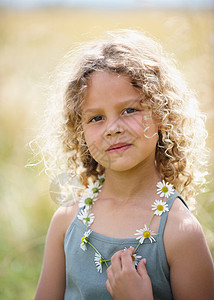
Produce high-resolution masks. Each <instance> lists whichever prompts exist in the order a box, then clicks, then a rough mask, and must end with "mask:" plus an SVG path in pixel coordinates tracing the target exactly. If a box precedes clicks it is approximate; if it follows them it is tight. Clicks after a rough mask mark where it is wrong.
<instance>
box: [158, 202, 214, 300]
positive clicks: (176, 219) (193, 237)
mask: <svg viewBox="0 0 214 300" xmlns="http://www.w3.org/2000/svg"><path fill="white" fill-rule="evenodd" d="M164 246H165V251H166V257H167V261H168V264H169V267H170V281H171V285H172V291H173V296H174V298H175V299H179V300H180V299H190V300H191V299H194V300H200V299H206V300H209V299H210V300H211V299H214V269H213V262H212V258H211V254H210V251H209V248H208V246H207V242H206V239H205V236H204V233H203V230H202V227H201V225H200V223H199V222H198V220H197V219H196V218H195V217H194V215H193V214H192V213H191V212H190V211H189V210H188V209H187V208H186V207H185V206H184V204H183V203H182V202H181V201H180V199H176V200H175V201H174V203H173V205H172V208H171V209H170V212H169V214H168V218H167V223H166V227H165V231H164Z"/></svg>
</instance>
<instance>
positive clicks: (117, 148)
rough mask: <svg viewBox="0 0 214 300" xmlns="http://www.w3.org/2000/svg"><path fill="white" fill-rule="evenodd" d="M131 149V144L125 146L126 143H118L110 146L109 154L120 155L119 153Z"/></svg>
mask: <svg viewBox="0 0 214 300" xmlns="http://www.w3.org/2000/svg"><path fill="white" fill-rule="evenodd" d="M130 147H131V144H125V143H118V144H114V145H112V146H110V147H109V148H108V149H107V152H108V153H118V152H123V151H125V150H127V149H129V148H130Z"/></svg>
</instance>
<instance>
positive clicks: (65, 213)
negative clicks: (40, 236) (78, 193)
mask: <svg viewBox="0 0 214 300" xmlns="http://www.w3.org/2000/svg"><path fill="white" fill-rule="evenodd" d="M78 210H79V206H78V203H77V202H75V203H74V204H73V205H69V206H60V207H59V208H58V209H57V210H56V211H55V213H54V214H53V217H52V220H51V225H52V226H53V227H56V228H58V231H60V232H61V234H63V239H64V236H65V233H66V231H67V229H68V227H69V226H70V224H71V223H72V221H73V220H74V219H75V217H76V214H77V212H78Z"/></svg>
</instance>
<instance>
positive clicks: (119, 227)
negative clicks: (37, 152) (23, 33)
mask: <svg viewBox="0 0 214 300" xmlns="http://www.w3.org/2000/svg"><path fill="white" fill-rule="evenodd" d="M78 53H79V56H77V55H76V56H74V59H73V63H72V65H71V66H69V78H68V80H67V82H66V89H65V93H64V98H63V108H62V114H61V117H59V116H55V117H52V123H54V126H55V125H56V122H57V121H58V120H59V121H60V124H59V125H60V127H59V128H58V132H57V133H56V134H55V136H57V137H58V142H59V143H61V146H58V147H57V148H56V147H53V144H52V147H51V149H52V150H54V151H55V153H54V155H52V156H50V157H51V163H52V166H51V167H52V168H53V165H54V164H55V160H54V163H53V157H54V156H55V157H57V158H61V157H62V158H63V159H65V160H66V163H67V169H65V168H64V167H63V170H64V171H67V170H69V172H72V174H76V176H77V174H78V173H79V172H80V169H81V168H83V169H84V171H83V172H82V173H81V178H82V182H83V183H84V184H85V186H86V187H87V188H86V189H85V190H83V191H82V193H81V195H80V197H79V199H78V201H76V203H75V204H74V205H73V206H69V205H67V206H63V207H60V208H59V209H58V210H57V211H56V213H55V214H54V216H53V219H52V221H51V225H50V228H49V231H48V235H47V241H46V247H45V255H44V264H43V269H42V273H41V277H40V281H39V284H38V289H37V293H36V299H37V300H42V299H44V300H47V299H51V300H54V299H56V300H58V299H63V298H64V299H87V300H89V299H91V300H96V299H99V300H100V299H102V300H104V299H112V298H113V299H117V300H126V299H127V300H132V299H133V300H138V299H144V300H150V299H162V300H167V299H179V300H187V299H188V300H190V299H194V300H201V299H203V300H208V299H210V300H211V299H213V297H214V272H213V264H212V259H211V255H210V253H209V250H208V247H207V244H206V241H205V238H204V234H203V232H202V229H201V226H200V224H199V223H198V221H197V220H196V219H195V218H194V216H193V215H192V214H191V213H190V211H189V210H188V206H187V204H186V202H185V201H184V199H185V200H187V202H190V201H191V202H192V200H193V199H194V197H195V195H196V188H197V187H200V186H201V185H202V184H203V183H204V175H205V172H204V166H205V164H206V158H207V155H206V154H207V152H206V149H205V138H206V131H205V129H204V117H203V115H202V114H201V113H200V112H199V110H198V105H197V102H196V100H195V99H194V97H193V95H192V94H191V92H190V91H189V90H188V89H187V87H186V86H185V84H184V82H183V80H182V79H181V77H180V75H179V73H178V71H176V69H175V68H174V67H173V65H172V63H171V62H170V60H169V59H168V58H167V56H166V55H165V54H164V53H163V51H162V49H161V47H160V45H159V44H158V43H156V42H155V41H153V40H152V39H150V38H149V37H146V36H145V35H144V34H142V33H140V32H137V31H131V30H123V31H119V32H112V33H110V34H109V35H108V36H107V37H106V38H105V39H103V40H101V41H99V42H97V41H96V42H92V43H89V44H87V45H84V47H83V49H79V52H78ZM60 84H61V82H60ZM54 111H55V112H57V113H61V110H60V109H56V108H55V110H54ZM50 124H51V122H49V126H50ZM46 131H47V130H46V128H45V130H44V132H46ZM46 140H47V139H46ZM54 145H56V144H54ZM45 147H46V148H47V144H46V146H45ZM60 149H64V152H63V151H62V152H59V151H60ZM65 160H64V161H65ZM46 163H47V162H46ZM60 164H61V165H63V166H64V165H65V164H62V161H60ZM179 193H181V194H182V197H183V198H182V197H181V196H180V194H179Z"/></svg>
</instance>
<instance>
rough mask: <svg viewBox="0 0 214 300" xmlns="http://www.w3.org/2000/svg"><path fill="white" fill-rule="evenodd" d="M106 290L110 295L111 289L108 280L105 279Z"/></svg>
mask: <svg viewBox="0 0 214 300" xmlns="http://www.w3.org/2000/svg"><path fill="white" fill-rule="evenodd" d="M106 288H107V290H108V292H109V293H110V294H111V295H112V288H111V284H110V282H109V279H107V281H106Z"/></svg>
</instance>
